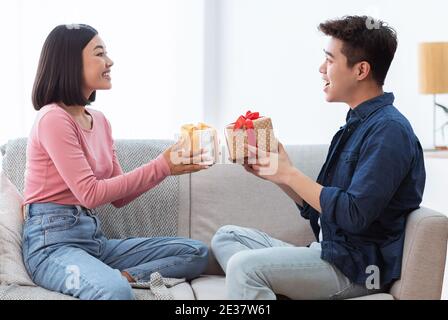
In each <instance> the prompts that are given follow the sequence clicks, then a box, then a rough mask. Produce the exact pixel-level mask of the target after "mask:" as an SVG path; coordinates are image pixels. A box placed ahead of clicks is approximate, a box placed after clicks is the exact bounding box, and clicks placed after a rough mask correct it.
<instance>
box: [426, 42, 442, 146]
mask: <svg viewBox="0 0 448 320" xmlns="http://www.w3.org/2000/svg"><path fill="white" fill-rule="evenodd" d="M419 55H420V93H424V94H432V95H433V144H434V147H435V148H436V149H448V147H447V146H446V143H445V132H444V130H445V127H448V121H446V122H445V123H443V124H442V126H441V127H440V128H439V129H437V128H436V113H437V108H440V109H441V110H443V112H444V113H446V115H448V107H446V106H444V105H442V104H440V103H438V102H437V101H436V95H437V94H441V93H448V42H424V43H421V44H420V46H419ZM438 130H441V132H442V139H443V143H444V145H437V142H436V132H437V131H438Z"/></svg>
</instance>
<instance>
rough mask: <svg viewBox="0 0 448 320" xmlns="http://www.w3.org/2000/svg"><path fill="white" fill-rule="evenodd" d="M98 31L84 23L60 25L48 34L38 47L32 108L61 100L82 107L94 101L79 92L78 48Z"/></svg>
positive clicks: (80, 54) (80, 57)
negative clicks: (40, 46) (39, 47)
mask: <svg viewBox="0 0 448 320" xmlns="http://www.w3.org/2000/svg"><path fill="white" fill-rule="evenodd" d="M97 34H98V32H97V31H96V30H95V29H94V28H92V27H90V26H88V25H85V24H74V25H60V26H57V27H56V28H54V29H53V30H52V31H51V32H50V34H49V35H48V37H47V39H46V40H45V43H44V45H43V47H42V52H41V55H40V60H39V65H38V67H37V73H36V78H35V79H34V86H33V93H32V101H33V106H34V109H36V110H39V109H40V108H42V107H43V106H45V105H47V104H50V103H53V102H60V101H62V102H63V103H64V104H65V105H66V106H73V105H81V106H85V105H87V104H90V102H93V101H95V96H96V91H94V92H93V93H92V94H91V95H90V97H89V98H88V99H86V97H84V94H83V92H82V85H83V83H84V78H83V62H82V50H83V49H84V48H85V47H86V45H87V44H88V43H89V42H90V40H92V38H93V37H95V36H96V35H97Z"/></svg>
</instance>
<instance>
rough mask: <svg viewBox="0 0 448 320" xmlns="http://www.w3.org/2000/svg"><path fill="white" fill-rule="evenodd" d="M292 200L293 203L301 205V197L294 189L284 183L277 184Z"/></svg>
mask: <svg viewBox="0 0 448 320" xmlns="http://www.w3.org/2000/svg"><path fill="white" fill-rule="evenodd" d="M278 186H279V187H280V188H281V189H282V190H283V191H284V192H285V193H286V194H287V195H288V196H289V197H290V198H291V199H292V200H294V202H295V203H297V204H298V205H299V206H302V207H303V199H302V198H301V197H300V196H299V195H298V194H297V193H296V192H295V191H294V190H292V189H291V188H290V187H289V186H288V185H286V184H279V185H278Z"/></svg>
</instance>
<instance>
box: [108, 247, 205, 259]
mask: <svg viewBox="0 0 448 320" xmlns="http://www.w3.org/2000/svg"><path fill="white" fill-rule="evenodd" d="M171 244H175V245H179V244H182V245H186V246H188V247H190V248H192V249H194V250H195V253H199V250H198V249H197V248H196V247H195V246H192V245H189V244H187V243H185V242H171V243H164V244H158V245H156V246H152V247H151V248H146V249H141V250H139V249H136V250H134V251H132V252H128V253H126V254H122V255H120V256H119V257H116V258H115V259H113V260H112V261H110V262H109V263H110V264H112V263H114V262H115V261H117V260H118V259H121V258H123V257H128V256H130V255H133V254H136V253H141V252H145V251H147V250H153V249H154V248H157V247H164V246H168V245H171ZM191 255H194V254H191ZM160 259H163V258H159V259H156V260H160ZM156 260H151V261H156ZM151 261H147V262H151Z"/></svg>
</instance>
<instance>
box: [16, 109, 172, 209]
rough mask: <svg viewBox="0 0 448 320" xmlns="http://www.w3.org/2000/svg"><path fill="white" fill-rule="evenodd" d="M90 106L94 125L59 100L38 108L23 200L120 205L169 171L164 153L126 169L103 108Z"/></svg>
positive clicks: (156, 181) (29, 201) (138, 194)
mask: <svg viewBox="0 0 448 320" xmlns="http://www.w3.org/2000/svg"><path fill="white" fill-rule="evenodd" d="M86 111H87V112H88V113H89V114H90V115H91V116H92V120H93V126H92V128H91V129H85V128H82V127H81V126H80V125H79V124H78V123H77V122H76V121H75V120H74V118H73V117H72V116H71V115H70V114H69V113H68V112H66V111H65V110H64V109H62V108H61V107H59V106H58V105H57V104H49V105H47V106H44V107H43V108H41V109H40V110H39V112H38V114H37V117H36V121H35V123H34V126H33V128H32V130H31V133H30V136H29V139H28V145H27V152H26V154H27V160H26V170H25V189H24V204H28V203H36V202H54V203H58V204H70V205H81V206H84V207H86V208H95V207H98V206H100V205H103V204H106V203H110V202H111V203H112V204H113V205H114V206H115V207H122V206H124V205H126V204H127V203H129V202H131V201H132V200H134V199H135V198H137V197H138V196H140V195H141V194H142V193H144V192H146V191H148V190H149V189H151V188H152V187H154V186H155V185H157V184H158V183H160V182H161V181H162V180H163V179H165V178H166V177H167V176H168V175H169V174H170V169H169V166H168V163H167V161H166V160H165V158H164V157H163V155H160V156H158V157H157V158H156V159H154V160H152V161H151V162H149V163H147V164H145V165H143V166H141V167H139V168H136V169H134V170H132V171H131V172H128V173H125V174H123V170H122V169H121V166H120V164H119V162H118V159H117V155H116V153H115V147H114V141H113V139H112V130H111V127H110V124H109V121H108V120H107V119H106V117H105V116H104V115H103V114H102V113H101V112H99V111H96V110H93V109H90V108H88V109H87V108H86Z"/></svg>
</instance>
